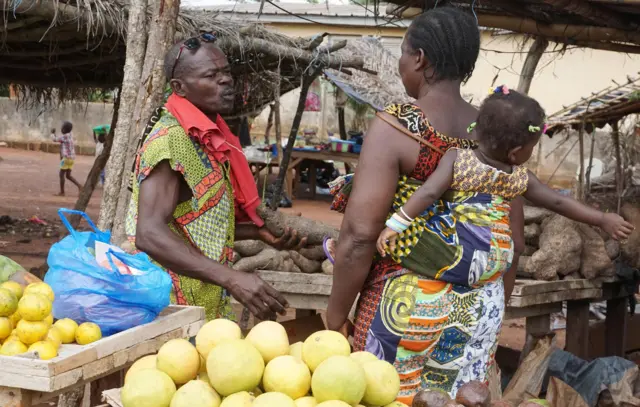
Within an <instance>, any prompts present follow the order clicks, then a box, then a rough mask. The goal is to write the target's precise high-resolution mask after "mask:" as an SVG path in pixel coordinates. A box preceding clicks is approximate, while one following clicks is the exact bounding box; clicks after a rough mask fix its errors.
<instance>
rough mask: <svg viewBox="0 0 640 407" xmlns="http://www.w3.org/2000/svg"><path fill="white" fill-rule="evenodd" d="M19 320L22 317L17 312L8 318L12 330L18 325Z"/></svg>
mask: <svg viewBox="0 0 640 407" xmlns="http://www.w3.org/2000/svg"><path fill="white" fill-rule="evenodd" d="M21 319H22V317H21V316H20V313H19V312H18V311H16V312H14V313H13V314H11V316H9V320H11V326H12V327H13V329H16V325H18V321H20V320H21Z"/></svg>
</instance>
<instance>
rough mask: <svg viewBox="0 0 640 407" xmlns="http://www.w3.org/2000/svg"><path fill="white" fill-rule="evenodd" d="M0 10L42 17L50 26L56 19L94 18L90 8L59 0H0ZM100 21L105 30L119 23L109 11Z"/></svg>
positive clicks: (85, 19) (114, 29)
mask: <svg viewBox="0 0 640 407" xmlns="http://www.w3.org/2000/svg"><path fill="white" fill-rule="evenodd" d="M14 3H15V4H17V7H14ZM0 11H4V12H11V13H14V14H24V15H30V16H38V17H42V18H43V19H45V20H47V21H51V25H52V26H53V25H56V22H57V20H62V22H70V21H82V22H83V23H88V22H91V21H95V20H96V19H95V17H94V16H93V13H92V11H91V9H89V8H84V7H83V8H78V7H75V6H72V5H71V4H69V3H63V2H61V1H43V0H21V1H20V2H6V1H4V2H0ZM100 21H101V22H102V23H103V24H104V27H105V31H107V32H112V31H116V29H117V28H118V25H119V24H118V23H117V21H116V20H114V19H113V17H112V16H111V15H110V14H109V13H103V14H102V19H101V20H100Z"/></svg>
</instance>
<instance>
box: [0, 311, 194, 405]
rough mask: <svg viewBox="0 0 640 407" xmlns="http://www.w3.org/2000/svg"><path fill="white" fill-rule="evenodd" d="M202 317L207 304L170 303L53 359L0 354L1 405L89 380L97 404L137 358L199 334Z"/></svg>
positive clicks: (44, 397) (41, 397)
mask: <svg viewBox="0 0 640 407" xmlns="http://www.w3.org/2000/svg"><path fill="white" fill-rule="evenodd" d="M204 322H205V314H204V309H203V308H200V307H182V306H170V307H168V308H167V309H166V310H165V311H163V312H162V313H161V314H160V316H159V317H158V318H157V319H156V320H155V321H153V322H151V323H149V324H146V325H141V326H138V327H136V328H132V329H129V330H127V331H124V332H120V333H118V334H115V335H112V336H109V337H107V338H103V339H101V340H99V341H97V342H94V343H92V344H89V345H85V346H81V345H62V346H61V347H60V354H59V355H58V357H56V358H54V359H51V360H47V361H44V360H34V359H28V358H25V357H20V356H14V357H8V356H0V406H2V407H31V406H33V405H37V404H41V403H43V402H47V401H50V400H51V399H54V398H55V397H57V396H59V395H60V394H63V393H67V392H70V391H73V390H75V389H77V388H80V387H83V386H85V385H86V384H88V383H91V384H92V390H91V404H90V405H91V406H96V405H98V404H100V403H101V397H102V391H104V390H107V389H111V388H114V387H121V386H122V380H123V378H124V370H125V369H126V368H128V367H129V366H130V365H131V364H132V363H133V362H135V361H136V360H137V359H139V358H140V357H142V356H145V355H149V354H152V353H156V352H157V351H158V349H160V347H161V346H162V345H163V344H165V343H166V342H167V341H168V340H171V339H176V338H188V337H192V336H195V334H196V333H197V332H198V330H199V329H200V328H201V327H202V325H204ZM94 385H95V386H94Z"/></svg>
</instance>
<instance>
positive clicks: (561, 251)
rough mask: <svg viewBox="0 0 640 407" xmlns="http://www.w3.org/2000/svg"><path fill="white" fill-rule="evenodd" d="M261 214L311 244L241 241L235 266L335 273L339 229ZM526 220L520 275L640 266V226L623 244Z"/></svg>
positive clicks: (536, 212) (559, 275) (552, 276)
mask: <svg viewBox="0 0 640 407" xmlns="http://www.w3.org/2000/svg"><path fill="white" fill-rule="evenodd" d="M259 214H260V216H261V217H262V218H263V219H264V220H265V225H266V227H267V228H268V229H269V230H270V231H271V232H272V233H273V234H274V235H275V236H282V233H283V232H284V229H285V228H287V227H289V228H291V229H293V230H296V231H298V232H300V233H301V234H304V235H305V236H307V243H308V246H307V247H306V248H304V249H301V250H299V251H278V250H275V249H274V248H272V247H270V246H267V245H266V244H264V243H262V242H260V241H238V242H236V244H235V252H236V253H235V258H234V263H235V264H234V266H233V267H234V268H235V269H237V270H241V271H246V272H251V271H254V270H273V271H290V272H298V273H299V272H302V273H326V274H332V273H333V266H332V265H331V263H330V262H329V261H328V260H327V256H326V255H325V253H324V250H323V249H322V241H323V239H324V237H325V236H330V237H332V238H334V239H337V238H338V234H339V232H338V230H337V229H335V228H333V227H331V226H329V225H326V224H324V223H321V222H317V221H313V220H311V219H307V218H303V217H300V216H292V215H287V214H284V213H282V212H280V211H275V212H274V211H271V210H269V209H266V208H264V207H261V208H260V210H259ZM622 215H623V216H624V217H625V218H626V219H627V220H629V221H630V222H631V223H633V224H634V225H635V223H637V221H638V220H640V209H638V208H635V207H633V206H630V205H625V206H623V208H622ZM524 220H525V229H524V235H525V243H526V247H525V251H524V253H523V255H522V256H521V257H520V261H519V263H518V277H520V278H532V279H536V280H546V281H552V280H559V279H581V278H586V279H593V278H596V277H606V276H614V275H615V267H614V263H613V261H614V260H615V259H617V258H618V257H619V256H621V257H622V258H623V260H624V261H625V262H626V263H628V264H629V265H630V266H632V267H640V227H639V226H640V225H635V226H636V231H634V232H633V233H632V235H631V237H630V238H629V239H628V240H627V241H626V242H622V243H620V242H617V241H615V240H613V239H611V238H610V237H609V236H608V235H607V234H605V233H604V232H603V231H601V230H600V229H598V228H594V227H591V226H587V225H584V224H580V223H577V222H573V221H571V220H569V219H567V218H565V217H563V216H560V215H557V214H554V213H552V212H550V211H548V210H546V209H541V208H537V207H533V206H525V210H524Z"/></svg>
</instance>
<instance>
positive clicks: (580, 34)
mask: <svg viewBox="0 0 640 407" xmlns="http://www.w3.org/2000/svg"><path fill="white" fill-rule="evenodd" d="M376 1H379V0H376ZM384 1H385V2H389V3H393V4H390V5H389V6H388V8H387V14H394V15H402V17H403V18H410V17H413V16H415V15H417V14H419V13H421V12H422V11H423V10H427V9H430V8H433V7H435V6H443V5H445V4H451V5H454V6H457V7H461V8H464V9H467V10H469V11H471V10H473V12H474V13H475V15H476V16H477V18H478V23H479V24H480V25H481V26H484V27H488V28H497V29H503V30H509V31H513V32H519V33H524V34H531V35H538V36H543V37H546V38H548V39H549V40H551V41H555V42H559V43H565V44H573V45H578V46H585V47H591V48H597V49H607V50H612V51H618V52H629V53H640V2H638V1H637V0H570V1H567V0H450V1H449V0H384ZM398 5H399V6H400V7H398Z"/></svg>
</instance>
